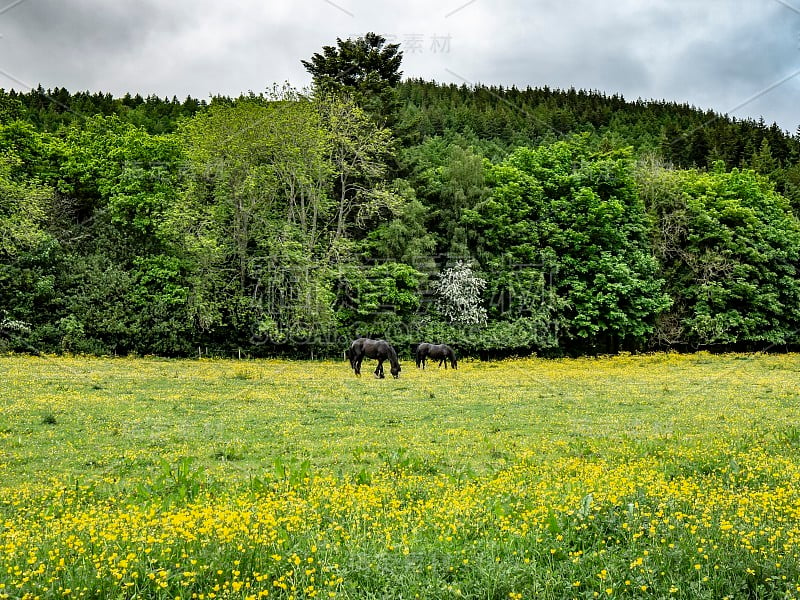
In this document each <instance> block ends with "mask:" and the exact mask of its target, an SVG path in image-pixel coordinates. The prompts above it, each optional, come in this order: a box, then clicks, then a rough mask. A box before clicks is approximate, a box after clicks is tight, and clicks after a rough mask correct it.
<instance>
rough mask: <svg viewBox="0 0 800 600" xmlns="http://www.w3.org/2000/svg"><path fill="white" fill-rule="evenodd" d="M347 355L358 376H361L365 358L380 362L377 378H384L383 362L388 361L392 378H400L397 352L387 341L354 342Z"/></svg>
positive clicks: (367, 340) (362, 339)
mask: <svg viewBox="0 0 800 600" xmlns="http://www.w3.org/2000/svg"><path fill="white" fill-rule="evenodd" d="M345 355H346V356H347V358H348V359H350V366H351V367H352V368H353V371H355V374H356V375H361V361H362V360H364V357H365V356H366V357H367V358H374V359H376V360H377V361H378V366H377V367H375V377H380V378H381V379H383V378H384V374H383V361H385V360H388V361H389V364H390V365H391V369H390V372H391V373H392V377H394V378H395V379H397V378H398V377H399V376H400V361H398V360H397V352H395V351H394V348H392V346H391V345H390V344H389V342H387V341H385V340H370V339H367V338H358V339H357V340H353V343H352V344H350V348H348V349H347V352H345Z"/></svg>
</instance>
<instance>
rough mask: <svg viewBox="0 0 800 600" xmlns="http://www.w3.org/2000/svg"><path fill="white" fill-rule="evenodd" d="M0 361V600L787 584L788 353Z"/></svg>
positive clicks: (793, 361) (796, 529) (794, 394)
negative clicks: (389, 369) (396, 360)
mask: <svg viewBox="0 0 800 600" xmlns="http://www.w3.org/2000/svg"><path fill="white" fill-rule="evenodd" d="M373 368H374V361H368V360H367V361H365V363H364V368H363V372H364V375H363V376H362V377H361V378H356V377H355V376H353V374H352V372H351V371H350V369H349V365H348V364H347V363H346V362H341V361H340V362H335V361H327V362H326V361H321V362H304V361H297V362H293V361H284V360H274V361H273V360H263V361H262V360H258V361H233V360H231V361H228V360H162V359H151V358H137V359H133V358H126V359H103V358H88V357H75V358H67V357H24V356H9V357H0V382H1V384H0V598H29V599H32V598H163V599H174V598H186V599H190V598H195V599H200V600H206V599H212V598H242V599H245V598H248V599H250V598H264V597H270V598H283V599H290V598H291V599H299V598H482V599H511V600H516V599H522V598H553V599H556V598H617V597H625V598H713V599H719V598H725V597H728V598H800V355H795V354H787V355H724V356H712V355H709V354H704V353H700V354H693V355H677V354H656V355H648V356H619V357H612V358H596V359H592V358H585V359H564V360H540V359H525V360H522V359H520V360H508V361H502V362H486V363H482V362H477V361H475V362H471V361H462V362H461V363H460V364H459V369H458V370H457V371H452V370H447V371H445V370H444V369H437V368H436V366H435V364H434V365H431V364H430V363H429V365H428V369H427V370H426V371H421V370H417V369H416V368H415V367H414V365H413V363H412V362H409V361H407V360H406V361H404V362H403V371H402V373H401V376H400V379H398V380H392V379H391V378H388V379H385V380H377V379H375V378H373V377H372V375H371V370H372V369H373Z"/></svg>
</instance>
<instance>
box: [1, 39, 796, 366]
mask: <svg viewBox="0 0 800 600" xmlns="http://www.w3.org/2000/svg"><path fill="white" fill-rule="evenodd" d="M401 62H402V52H401V51H400V49H399V47H398V46H397V45H395V44H387V43H386V40H385V39H384V38H382V37H381V36H379V35H376V34H367V35H366V36H364V37H363V38H357V39H348V40H341V39H339V40H337V42H336V44H335V45H333V46H326V47H324V48H323V49H322V51H321V52H320V53H317V54H314V55H313V56H312V57H310V58H309V59H307V60H304V61H303V64H304V65H305V67H306V69H307V70H308V71H309V73H310V74H311V75H312V77H313V85H312V87H311V88H310V89H308V90H296V89H292V88H291V87H289V86H283V87H280V86H275V87H273V88H271V89H269V90H267V91H265V92H262V93H253V92H250V93H248V94H244V95H241V96H240V97H238V98H231V97H225V96H214V97H211V98H208V99H195V98H191V97H187V98H186V99H184V100H179V99H178V98H175V97H173V98H172V99H169V98H159V97H155V96H149V97H142V96H140V95H130V94H127V95H125V96H124V97H121V98H115V97H112V96H111V95H110V94H105V93H101V92H96V93H93V92H70V91H68V90H66V89H64V88H55V89H47V90H45V89H43V88H41V87H39V88H38V89H34V90H29V91H15V90H1V89H0V257H1V260H0V349H4V350H9V351H18V352H68V353H90V354H104V355H115V354H132V353H136V354H154V355H163V356H190V355H195V356H196V355H197V354H198V352H199V353H201V354H202V355H216V356H235V355H237V353H238V354H240V355H241V354H245V355H247V356H270V355H290V356H297V357H310V356H341V353H342V350H343V349H344V348H345V347H346V345H347V343H348V342H349V340H350V339H352V338H353V337H356V336H360V335H363V336H374V337H383V338H385V339H387V340H390V341H391V342H393V343H394V344H395V346H396V347H397V348H398V350H399V351H400V352H401V355H402V354H405V355H406V356H407V355H408V352H409V350H410V347H411V345H412V344H414V343H415V342H420V341H434V342H444V343H450V344H452V345H454V346H455V347H456V348H457V350H458V352H459V354H461V355H473V356H481V357H492V356H507V355H514V354H518V355H524V354H534V353H535V354H539V355H544V356H556V355H558V356H561V355H580V354H596V353H614V352H619V351H646V350H655V349H675V350H681V351H683V350H694V349H698V348H705V349H711V350H727V349H739V350H764V349H784V348H786V347H789V346H792V345H796V344H797V342H798V331H800V310H799V309H800V270H799V269H800V221H798V214H800V128H798V131H797V132H794V133H793V134H792V133H790V132H786V131H784V130H782V129H781V128H780V127H778V126H777V125H776V124H772V125H768V124H767V123H765V122H764V121H763V120H759V121H755V120H752V119H744V120H742V119H735V118H730V117H728V116H727V115H721V114H717V113H715V112H713V111H708V110H701V109H699V108H696V107H693V106H689V105H686V104H679V103H675V102H667V101H656V100H642V99H639V100H635V101H630V100H626V99H624V98H622V97H621V96H619V95H608V94H607V93H603V92H599V91H592V90H575V89H568V90H561V89H550V88H548V87H535V88H534V87H528V88H526V89H518V88H516V87H511V88H504V87H492V86H483V85H477V86H466V85H454V84H441V83H436V82H429V81H422V80H418V79H403V78H402V75H403V74H402V71H401V66H402V65H401Z"/></svg>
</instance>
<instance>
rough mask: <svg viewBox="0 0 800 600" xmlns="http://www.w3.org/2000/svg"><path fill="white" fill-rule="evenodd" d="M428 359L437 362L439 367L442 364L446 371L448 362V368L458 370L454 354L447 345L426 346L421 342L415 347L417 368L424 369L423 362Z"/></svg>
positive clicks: (426, 344)
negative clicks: (448, 362)
mask: <svg viewBox="0 0 800 600" xmlns="http://www.w3.org/2000/svg"><path fill="white" fill-rule="evenodd" d="M429 358H431V359H433V360H438V361H439V366H440V367H441V366H442V364H444V368H445V369H447V361H450V366H451V367H453V368H454V369H457V368H458V361H457V360H456V353H455V352H453V349H452V348H451V347H450V346H448V345H447V344H428V343H425V342H423V343H422V344H420V345H419V346H417V366H418V367H419V366H422V368H423V369H424V368H425V362H426V361H427V359H429Z"/></svg>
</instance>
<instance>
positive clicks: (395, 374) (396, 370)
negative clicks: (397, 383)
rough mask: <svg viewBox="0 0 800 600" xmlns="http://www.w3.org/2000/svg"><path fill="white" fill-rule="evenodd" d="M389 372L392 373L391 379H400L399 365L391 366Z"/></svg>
mask: <svg viewBox="0 0 800 600" xmlns="http://www.w3.org/2000/svg"><path fill="white" fill-rule="evenodd" d="M391 372H392V377H394V378H395V379H397V378H398V377H400V364H399V363H398V364H396V365H393V366H392V368H391Z"/></svg>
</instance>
